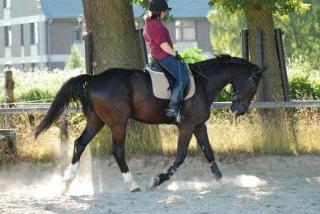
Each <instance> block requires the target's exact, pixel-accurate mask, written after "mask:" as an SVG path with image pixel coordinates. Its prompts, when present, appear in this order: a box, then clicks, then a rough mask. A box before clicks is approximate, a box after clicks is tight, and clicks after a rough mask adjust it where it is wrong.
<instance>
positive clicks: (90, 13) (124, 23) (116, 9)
mask: <svg viewBox="0 0 320 214" xmlns="http://www.w3.org/2000/svg"><path fill="white" fill-rule="evenodd" d="M82 1H83V7H84V16H85V17H84V18H85V25H86V28H87V32H88V33H90V34H91V35H92V51H93V53H92V54H93V60H94V62H93V71H94V74H97V73H100V72H102V71H104V70H106V69H108V68H112V67H123V68H140V69H141V68H142V67H143V59H142V51H141V48H140V45H139V37H138V33H137V31H136V28H135V23H134V16H133V10H132V4H131V3H132V1H130V0H82ZM136 3H142V2H138V1H136ZM144 3H145V5H147V1H146V2H144ZM158 129H159V128H158V126H152V127H151V126H145V125H142V124H138V123H130V124H129V130H130V131H129V133H134V134H135V135H134V137H133V140H134V141H140V142H139V143H140V145H141V143H142V142H141V141H142V140H143V139H144V138H143V136H153V137H152V138H150V139H148V142H147V143H154V144H156V145H161V144H160V143H159V142H158V141H159V134H158V133H159V131H158ZM137 130H139V131H138V132H137ZM106 135H107V136H108V135H109V136H110V134H109V133H107V134H102V136H101V137H102V138H103V141H104V142H105V140H104V139H105V138H106ZM97 141H99V139H98V140H97ZM129 141H130V136H129ZM105 146H106V145H104V147H103V148H106V147H105ZM101 150H102V151H100V152H105V151H103V149H101Z"/></svg>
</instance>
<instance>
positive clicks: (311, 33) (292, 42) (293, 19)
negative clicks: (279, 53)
mask: <svg viewBox="0 0 320 214" xmlns="http://www.w3.org/2000/svg"><path fill="white" fill-rule="evenodd" d="M306 2H307V3H309V4H310V6H311V7H310V10H309V11H307V12H306V13H304V14H296V13H289V14H288V15H284V16H280V15H278V16H276V19H275V21H276V23H277V25H278V26H279V27H280V28H282V29H283V30H284V38H285V39H284V42H285V50H286V54H287V56H288V57H300V56H303V57H304V58H305V59H307V60H309V61H315V60H316V61H317V60H318V58H319V55H320V25H319V23H320V1H319V0H306Z"/></svg>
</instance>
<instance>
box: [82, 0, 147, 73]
mask: <svg viewBox="0 0 320 214" xmlns="http://www.w3.org/2000/svg"><path fill="white" fill-rule="evenodd" d="M83 7H84V16H85V21H86V27H87V31H88V32H89V33H91V34H92V39H93V47H92V48H93V59H94V62H93V66H94V73H100V72H102V71H103V70H105V69H108V68H111V67H126V68H142V66H143V61H142V52H141V49H140V46H139V37H138V34H137V31H136V29H135V24H134V17H133V11H132V5H130V4H129V1H128V0H95V1H92V0H83Z"/></svg>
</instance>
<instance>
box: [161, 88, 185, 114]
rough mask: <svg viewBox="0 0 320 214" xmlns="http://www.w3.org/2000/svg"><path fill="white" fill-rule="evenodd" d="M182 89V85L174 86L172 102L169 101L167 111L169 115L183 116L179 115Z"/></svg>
mask: <svg viewBox="0 0 320 214" xmlns="http://www.w3.org/2000/svg"><path fill="white" fill-rule="evenodd" d="M182 91H183V90H180V87H174V88H173V90H172V92H171V97H170V102H169V108H167V109H166V110H165V111H166V115H167V116H168V117H174V118H177V117H181V115H179V110H180V107H179V105H180V102H181V99H182Z"/></svg>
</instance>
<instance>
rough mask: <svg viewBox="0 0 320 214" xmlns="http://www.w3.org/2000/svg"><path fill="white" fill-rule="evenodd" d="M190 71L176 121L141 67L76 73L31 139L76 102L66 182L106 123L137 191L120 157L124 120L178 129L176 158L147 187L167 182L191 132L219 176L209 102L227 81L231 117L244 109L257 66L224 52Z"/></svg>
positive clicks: (182, 156)
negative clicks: (191, 84) (191, 90)
mask: <svg viewBox="0 0 320 214" xmlns="http://www.w3.org/2000/svg"><path fill="white" fill-rule="evenodd" d="M190 69H191V70H192V71H193V73H194V76H195V84H196V93H195V95H194V96H193V97H192V98H190V99H188V100H186V101H185V102H184V103H183V105H182V109H181V112H182V115H183V118H182V119H181V121H180V123H177V122H176V121H175V119H172V118H169V117H167V116H166V115H165V111H164V110H165V108H166V107H167V106H168V100H162V99H158V98H156V97H154V95H153V92H152V88H151V87H152V86H151V80H150V76H149V74H147V73H145V72H142V70H137V69H124V68H113V69H109V70H106V71H104V72H103V73H100V74H98V75H94V76H92V75H79V76H77V77H74V78H71V79H70V80H68V81H67V82H66V83H65V84H64V85H63V86H62V87H61V89H60V90H59V92H58V93H57V95H56V97H55V98H54V100H53V102H52V104H51V107H50V109H49V111H48V112H47V114H46V115H45V117H44V119H43V120H42V121H41V123H40V124H39V125H38V126H37V127H36V129H35V136H36V137H37V136H38V135H39V134H40V133H41V132H43V131H44V130H46V129H48V128H49V127H50V126H51V125H52V124H53V123H54V122H55V121H57V120H58V119H59V117H60V116H61V114H62V113H63V111H64V110H65V108H66V107H67V106H68V105H69V102H71V101H80V102H81V105H82V107H83V113H84V115H85V116H86V119H87V124H86V127H85V129H84V131H83V133H82V134H81V136H80V137H79V138H78V139H76V140H75V142H74V151H73V157H72V162H71V164H70V166H69V167H68V168H67V170H66V171H65V175H64V178H63V180H64V181H65V182H66V184H67V186H68V185H69V184H70V183H71V182H72V180H73V179H74V177H75V175H76V171H77V167H78V163H79V159H80V156H81V154H82V152H83V151H84V150H85V148H86V146H87V145H88V143H89V142H90V141H91V140H92V138H93V137H94V136H95V135H96V134H97V133H98V131H99V130H100V129H101V128H102V127H103V126H104V125H105V124H107V125H108V126H109V127H110V130H111V134H112V153H113V155H114V158H115V160H116V162H117V163H118V166H119V168H120V171H121V173H122V175H123V179H124V182H125V183H126V185H127V186H128V188H129V190H130V191H139V190H140V189H139V186H138V185H137V183H136V182H135V180H134V179H133V177H132V175H131V173H130V172H129V168H128V166H127V164H126V161H125V150H124V145H125V137H126V126H127V123H128V120H129V119H130V118H132V119H134V120H136V121H140V122H143V123H147V124H174V125H176V126H177V127H178V129H179V137H178V142H177V154H176V159H175V161H174V162H173V164H172V165H171V166H170V167H169V168H168V170H167V171H166V172H165V173H161V174H159V175H158V176H156V177H155V178H153V179H151V187H155V186H158V185H160V184H161V183H163V182H164V181H166V180H169V178H170V177H171V176H172V175H173V174H174V173H175V172H176V170H177V169H178V167H179V166H180V165H181V164H182V163H183V161H184V159H185V157H186V155H187V150H188V145H189V143H190V140H191V137H192V135H193V134H194V135H195V137H196V139H197V142H198V144H199V147H200V148H201V150H202V152H203V153H204V155H205V157H206V159H207V160H208V162H209V164H210V168H211V171H212V173H213V176H214V177H215V178H216V179H221V177H222V174H221V172H220V170H219V168H218V166H217V163H216V162H215V158H214V152H213V150H212V148H211V146H210V143H209V139H208V134H207V128H206V125H205V122H206V121H207V120H208V119H209V117H210V108H211V104H212V102H213V100H214V98H215V97H216V95H217V94H218V93H219V92H220V91H221V90H222V89H223V88H224V87H225V86H226V85H228V84H232V87H233V93H232V96H231V100H232V104H231V111H232V112H233V113H235V114H236V115H243V114H244V113H246V112H247V110H248V107H249V105H250V102H251V100H252V98H253V97H254V95H255V93H256V90H257V87H258V84H259V81H260V78H261V73H262V69H261V68H260V67H258V66H257V65H254V64H252V63H250V62H248V61H246V60H244V59H241V58H236V57H230V56H219V57H217V58H215V59H210V60H206V61H203V62H199V63H195V64H190Z"/></svg>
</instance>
